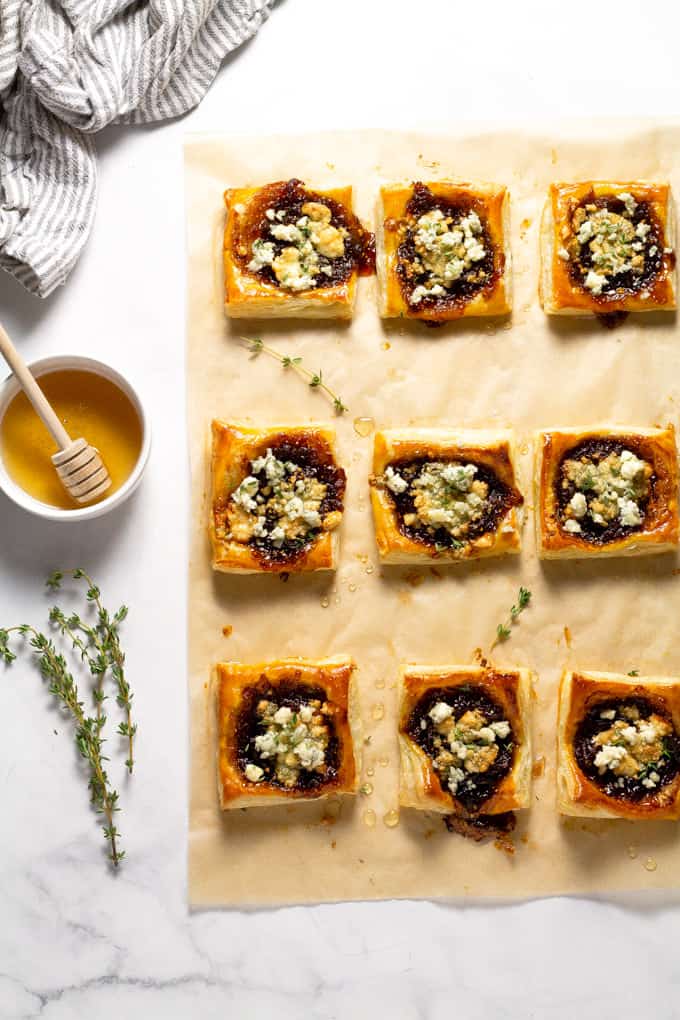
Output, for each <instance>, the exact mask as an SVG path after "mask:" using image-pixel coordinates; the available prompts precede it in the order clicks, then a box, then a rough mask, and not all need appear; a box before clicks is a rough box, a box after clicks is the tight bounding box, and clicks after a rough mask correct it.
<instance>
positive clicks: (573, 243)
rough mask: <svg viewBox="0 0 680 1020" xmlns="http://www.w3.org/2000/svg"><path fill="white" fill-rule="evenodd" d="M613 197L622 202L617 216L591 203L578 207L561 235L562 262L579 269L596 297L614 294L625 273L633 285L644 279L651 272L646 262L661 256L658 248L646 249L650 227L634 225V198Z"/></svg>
mask: <svg viewBox="0 0 680 1020" xmlns="http://www.w3.org/2000/svg"><path fill="white" fill-rule="evenodd" d="M612 197H613V198H614V199H618V200H619V201H620V202H623V206H624V207H623V209H620V211H617V212H614V211H613V210H612V209H610V208H607V206H601V205H597V204H595V203H590V202H589V203H587V204H586V205H585V206H578V207H577V209H576V210H575V212H574V214H573V216H572V218H571V223H570V224H566V225H565V227H564V229H563V231H562V241H563V244H562V245H561V246H560V247H559V248H558V251H557V255H558V257H559V258H560V259H563V260H564V261H567V262H569V261H571V262H572V263H574V265H576V266H578V268H579V270H580V273H581V280H582V283H583V286H584V287H585V288H586V289H587V290H589V291H590V292H591V294H593V295H595V296H596V297H598V296H599V295H601V294H603V293H607V292H609V291H615V290H616V288H617V286H618V279H619V278H620V277H622V276H623V274H624V273H625V274H628V273H630V274H632V277H633V282H635V280H636V279H641V278H642V276H643V275H644V273H645V269H646V268H648V266H647V263H646V260H647V259H648V258H654V257H655V256H656V254H657V252H658V246H657V245H654V244H650V246H649V248H647V241H648V237H649V234H650V232H651V230H652V226H651V224H650V223H648V222H647V221H646V220H639V221H638V222H634V218H635V216H636V214H637V213H638V202H637V201H636V199H635V198H634V197H633V195H631V194H630V193H629V192H627V191H621V192H619V193H618V194H616V195H614V196H612ZM619 208H620V207H619ZM650 240H651V239H650Z"/></svg>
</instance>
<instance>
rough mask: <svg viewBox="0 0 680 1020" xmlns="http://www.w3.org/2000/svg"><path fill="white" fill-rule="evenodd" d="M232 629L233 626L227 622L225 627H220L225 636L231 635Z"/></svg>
mask: <svg viewBox="0 0 680 1020" xmlns="http://www.w3.org/2000/svg"><path fill="white" fill-rule="evenodd" d="M233 630H234V628H233V627H232V625H231V624H230V623H228V624H227V625H226V626H225V627H223V628H222V633H223V634H224V636H225V637H231V634H232V633H233Z"/></svg>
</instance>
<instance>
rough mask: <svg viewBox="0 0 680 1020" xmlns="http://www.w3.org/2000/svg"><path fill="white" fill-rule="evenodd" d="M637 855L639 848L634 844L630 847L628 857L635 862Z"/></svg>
mask: <svg viewBox="0 0 680 1020" xmlns="http://www.w3.org/2000/svg"><path fill="white" fill-rule="evenodd" d="M637 855H638V848H637V847H636V846H635V844H634V843H631V845H630V846H629V847H628V856H629V857H630V859H631V861H634V860H635V858H636V857H637Z"/></svg>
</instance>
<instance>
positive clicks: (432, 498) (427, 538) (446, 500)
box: [370, 429, 523, 563]
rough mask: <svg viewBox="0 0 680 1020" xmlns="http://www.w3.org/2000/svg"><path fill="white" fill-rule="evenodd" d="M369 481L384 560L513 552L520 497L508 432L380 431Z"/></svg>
mask: <svg viewBox="0 0 680 1020" xmlns="http://www.w3.org/2000/svg"><path fill="white" fill-rule="evenodd" d="M370 485H371V503H372V506H373V519H374V523H375V536H376V542H377V545H378V552H379V554H380V558H381V560H382V561H383V562H385V563H413V562H419V561H423V560H425V561H427V560H429V559H431V558H432V557H436V558H438V559H444V560H465V559H478V558H480V557H482V556H499V555H501V554H503V553H516V552H519V549H520V535H521V526H522V519H523V498H522V494H521V493H520V492H519V490H518V489H517V487H516V484H515V471H514V466H513V453H512V434H511V433H510V432H508V431H502V430H501V431H498V432H490V431H489V432H487V431H483V430H456V429H390V430H386V431H384V432H378V433H376V436H375V443H374V448H373V474H372V475H371V478H370Z"/></svg>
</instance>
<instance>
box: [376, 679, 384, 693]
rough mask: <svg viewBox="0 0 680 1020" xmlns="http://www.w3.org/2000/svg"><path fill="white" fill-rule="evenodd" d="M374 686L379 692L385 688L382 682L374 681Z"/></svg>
mask: <svg viewBox="0 0 680 1020" xmlns="http://www.w3.org/2000/svg"><path fill="white" fill-rule="evenodd" d="M375 686H376V687H377V688H378V690H379V691H381V690H382V689H383V687H384V686H385V681H384V680H376V682H375Z"/></svg>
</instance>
